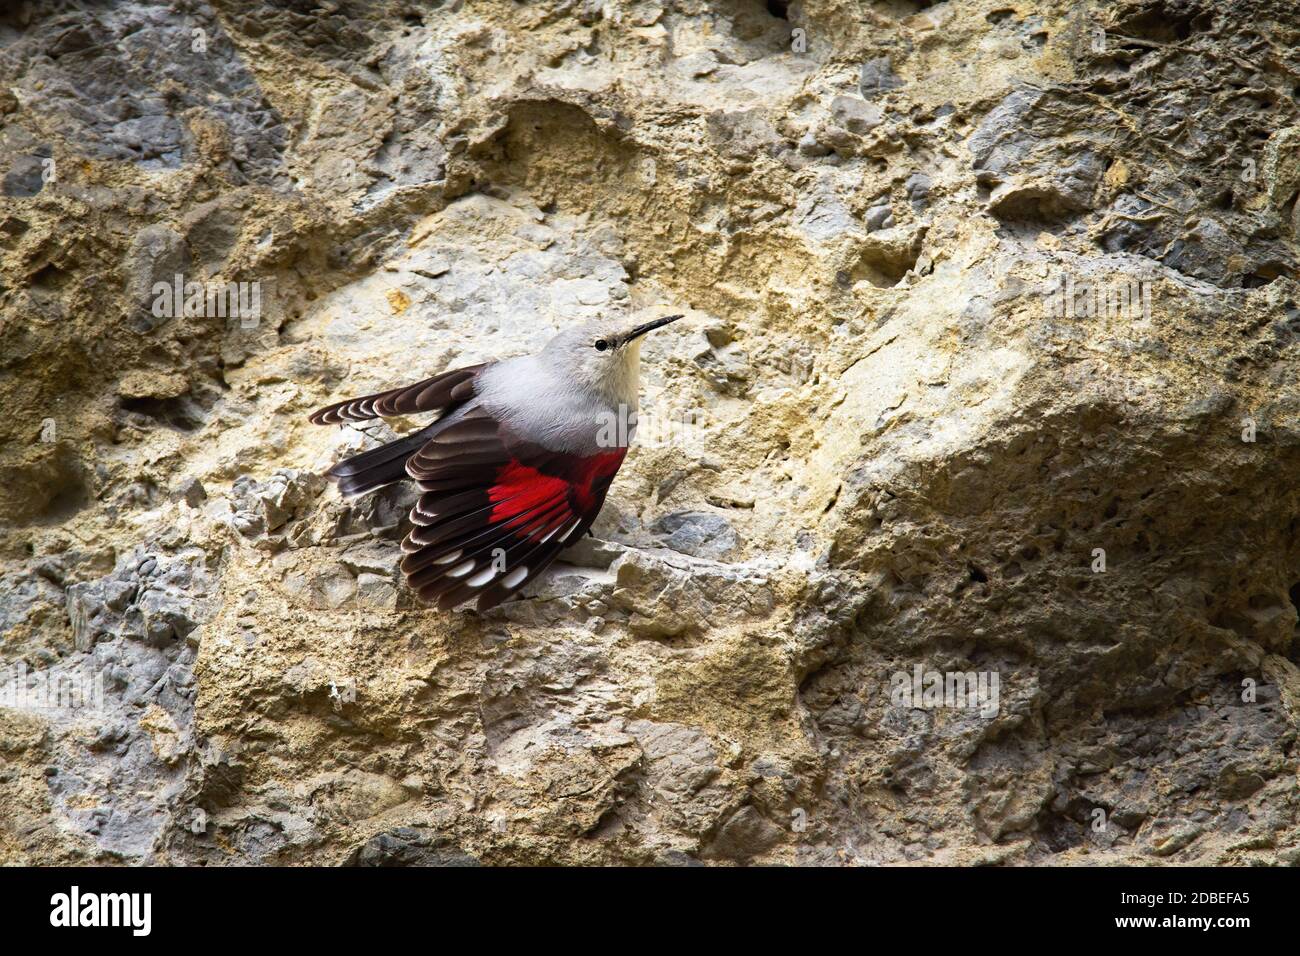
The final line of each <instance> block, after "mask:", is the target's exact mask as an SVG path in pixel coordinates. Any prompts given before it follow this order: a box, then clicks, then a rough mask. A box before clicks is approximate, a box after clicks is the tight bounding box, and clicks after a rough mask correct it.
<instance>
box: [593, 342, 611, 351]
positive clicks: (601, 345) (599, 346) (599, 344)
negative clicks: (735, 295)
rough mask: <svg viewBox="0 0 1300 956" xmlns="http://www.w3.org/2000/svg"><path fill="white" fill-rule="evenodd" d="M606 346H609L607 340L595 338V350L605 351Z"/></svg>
mask: <svg viewBox="0 0 1300 956" xmlns="http://www.w3.org/2000/svg"><path fill="white" fill-rule="evenodd" d="M607 348H609V343H608V342H606V341H605V340H604V339H596V351H597V352H603V351H605V349H607Z"/></svg>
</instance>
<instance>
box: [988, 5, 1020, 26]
mask: <svg viewBox="0 0 1300 956" xmlns="http://www.w3.org/2000/svg"><path fill="white" fill-rule="evenodd" d="M1015 15H1016V11H1015V10H1014V9H1012V8H1011V7H1001V8H999V9H997V10H992V11H990V12H989V13H986V14H985V15H984V19H985V20H987V21H988V22H989V23H1002V22H1004V21H1006V20H1010V19H1011V18H1012V17H1013V16H1015Z"/></svg>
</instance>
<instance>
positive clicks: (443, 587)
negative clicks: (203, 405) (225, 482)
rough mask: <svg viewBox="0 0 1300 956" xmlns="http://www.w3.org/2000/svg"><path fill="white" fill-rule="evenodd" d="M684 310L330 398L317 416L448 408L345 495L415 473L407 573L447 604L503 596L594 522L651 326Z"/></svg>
mask: <svg viewBox="0 0 1300 956" xmlns="http://www.w3.org/2000/svg"><path fill="white" fill-rule="evenodd" d="M678 318H680V316H669V317H667V318H665V319H659V320H656V321H654V322H648V323H645V324H643V325H639V326H628V325H627V324H626V323H621V322H617V321H597V322H590V323H586V324H584V325H581V326H576V327H574V328H570V329H567V330H565V331H564V332H561V333H560V334H559V335H557V336H555V338H553V339H552V340H551V341H550V342H549V343H547V345H546V347H545V348H544V349H542V351H540V352H538V353H537V354H535V355H527V356H520V357H518V358H513V359H508V360H505V361H502V362H494V363H489V364H486V365H475V366H469V367H466V368H461V369H453V370H451V371H447V372H443V373H441V374H440V375H435V376H434V377H432V378H429V379H425V380H424V381H421V382H417V383H416V384H414V385H409V386H404V387H402V388H396V389H393V390H391V391H388V392H381V393H379V394H376V395H368V396H365V397H363V398H357V399H351V400H348V401H344V402H339V403H336V404H334V405H330V406H327V407H326V408H322V409H320V410H319V411H317V412H315V413H314V414H313V415H312V416H311V420H312V421H313V422H315V423H317V424H336V423H342V422H349V421H366V420H370V419H374V418H380V417H384V416H390V415H409V414H414V413H419V412H436V413H438V417H437V419H436V420H435V421H434V422H433V423H432V424H430V425H428V426H426V427H425V428H423V429H421V430H420V431H418V432H415V433H413V434H411V435H408V436H406V437H403V438H399V439H397V440H396V441H393V442H390V443H389V444H387V445H384V446H381V447H380V448H375V449H372V450H370V451H367V452H363V453H361V454H360V455H355V456H353V457H352V458H348V459H345V460H344V461H342V462H340V463H339V464H337V465H335V466H334V468H332V469H331V470H330V472H329V476H330V477H331V478H332V479H334V480H336V481H337V482H338V484H339V490H340V491H341V492H343V493H344V494H361V493H364V492H367V491H371V490H373V489H375V488H380V487H382V486H384V485H387V484H391V483H392V482H394V481H400V480H404V479H407V478H410V479H413V480H414V481H415V482H416V483H417V484H418V485H419V487H420V490H421V492H422V493H421V495H420V498H419V500H418V501H417V503H416V505H415V507H414V508H413V509H412V510H411V524H412V527H411V530H410V532H409V533H408V534H407V536H406V538H405V540H404V541H403V542H402V550H403V551H404V552H405V554H406V556H405V558H404V559H403V560H402V571H403V573H404V574H405V575H406V579H407V582H408V584H409V585H410V586H411V587H412V588H413V589H414V590H415V591H416V592H417V593H418V594H419V596H420V597H421V598H423V599H424V600H428V601H435V602H436V603H437V604H438V605H439V606H440V607H443V608H450V607H454V606H456V605H457V604H460V603H462V602H464V601H467V600H470V599H477V602H478V607H479V609H480V610H486V609H487V608H490V607H493V606H495V605H497V604H499V603H500V602H501V601H504V600H505V599H506V598H508V597H510V596H511V595H513V594H515V593H516V592H518V591H519V590H520V589H521V588H523V587H524V586H525V585H527V584H528V582H530V581H532V580H533V579H535V578H536V577H537V576H538V575H539V574H541V572H542V571H544V570H545V569H546V568H547V566H549V565H550V563H551V562H552V561H553V560H554V559H555V557H556V555H558V554H559V553H560V551H561V550H563V548H564V547H566V546H567V545H570V544H572V543H574V542H575V541H577V540H578V539H579V538H581V537H582V535H583V534H585V533H586V531H587V529H588V528H590V527H591V523H592V522H593V521H595V520H596V516H597V515H598V514H599V513H600V509H601V507H602V506H603V505H604V503H605V495H606V494H607V493H608V491H609V486H610V483H611V482H612V481H613V480H614V476H615V474H617V472H618V469H619V467H620V466H621V465H622V464H623V459H624V458H625V457H626V456H627V442H628V441H629V440H630V437H631V433H632V430H633V428H632V427H630V426H631V425H634V423H635V418H634V417H632V416H634V414H635V412H636V409H637V392H638V385H639V364H640V355H639V352H640V344H641V343H640V337H641V336H642V335H644V334H645V333H646V332H648V331H650V330H651V329H654V328H658V327H659V326H661V325H666V324H667V323H668V322H671V321H673V320H675V319H678Z"/></svg>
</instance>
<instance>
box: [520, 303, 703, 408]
mask: <svg viewBox="0 0 1300 956" xmlns="http://www.w3.org/2000/svg"><path fill="white" fill-rule="evenodd" d="M680 318H681V316H680V315H667V316H664V317H663V318H659V319H653V320H651V321H649V322H645V321H641V322H637V321H634V320H632V319H628V318H601V319H592V320H591V321H588V322H583V323H581V324H580V325H575V326H572V327H570V328H567V329H565V330H564V331H563V332H560V333H559V334H558V335H556V336H555V337H554V338H553V339H551V340H550V341H549V342H547V343H546V347H545V348H544V349H543V350H542V354H543V356H544V357H545V358H546V361H547V364H548V365H551V366H552V367H553V368H559V369H562V371H563V374H564V376H565V378H566V379H567V380H568V381H569V382H571V383H572V384H573V385H574V386H576V387H578V388H582V389H583V390H587V391H590V392H591V393H593V394H594V395H598V396H600V397H601V398H602V399H604V400H606V401H607V402H608V403H609V404H610V405H611V406H613V407H617V406H618V405H619V404H620V403H622V404H624V405H627V406H629V407H631V408H636V404H637V385H638V379H639V376H640V368H641V342H642V337H643V336H644V335H645V334H646V333H647V332H652V331H654V330H655V329H658V328H661V327H663V326H665V325H667V324H668V323H670V322H675V321H677V320H678V319H680Z"/></svg>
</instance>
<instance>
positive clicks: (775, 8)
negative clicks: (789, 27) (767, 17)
mask: <svg viewBox="0 0 1300 956" xmlns="http://www.w3.org/2000/svg"><path fill="white" fill-rule="evenodd" d="M789 9H790V4H788V3H785V2H783V0H767V12H768V13H770V14H772V16H774V17H776V18H777V19H778V20H788V19H790V17H789Z"/></svg>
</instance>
